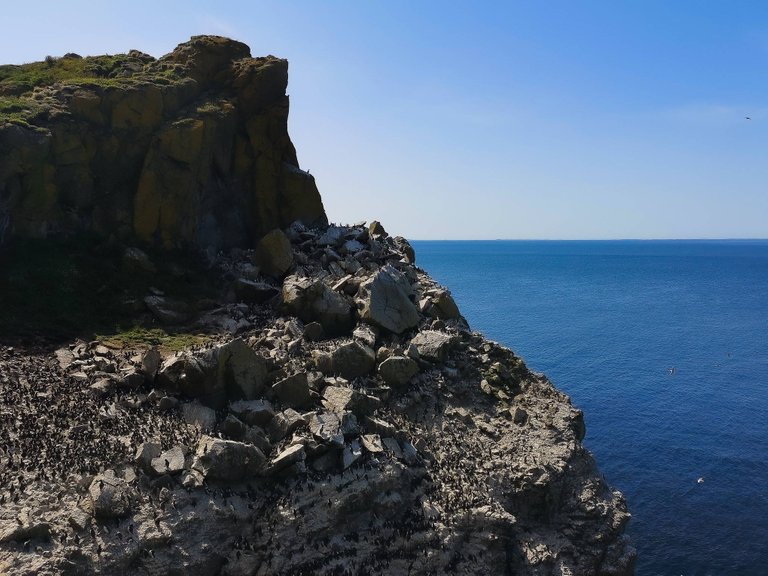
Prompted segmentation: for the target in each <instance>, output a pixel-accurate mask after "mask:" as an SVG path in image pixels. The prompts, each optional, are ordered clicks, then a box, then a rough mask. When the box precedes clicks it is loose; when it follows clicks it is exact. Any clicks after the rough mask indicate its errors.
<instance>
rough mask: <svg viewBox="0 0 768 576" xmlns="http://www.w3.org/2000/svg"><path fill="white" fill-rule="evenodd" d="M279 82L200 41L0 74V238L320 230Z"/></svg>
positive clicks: (185, 237) (242, 240)
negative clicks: (157, 52) (295, 226)
mask: <svg viewBox="0 0 768 576" xmlns="http://www.w3.org/2000/svg"><path fill="white" fill-rule="evenodd" d="M287 82H288V63H287V62H286V61H285V60H281V59H278V58H274V57H271V56H269V57H266V58H251V57H250V52H249V49H248V47H247V46H246V45H244V44H242V43H239V42H235V41H232V40H228V39H225V38H219V37H213V36H202V37H195V38H193V39H192V40H191V41H189V42H187V43H185V44H181V45H180V46H178V47H177V48H176V50H174V51H173V52H172V53H170V54H168V55H166V56H163V57H162V58H160V59H158V60H155V59H153V58H152V57H150V56H147V55H146V54H142V53H140V52H136V51H131V52H130V53H128V54H127V55H120V56H114V57H96V58H85V59H83V58H80V57H79V56H76V55H68V56H65V57H64V58H61V59H58V60H54V59H49V60H47V61H46V62H40V63H36V64H29V65H24V66H3V67H0V242H2V241H7V240H9V239H10V238H13V237H47V236H52V235H53V236H56V235H70V234H75V233H81V232H89V233H95V234H96V235H97V236H101V237H110V236H115V237H117V239H120V240H123V241H128V240H130V239H136V240H138V241H140V242H142V243H145V244H159V245H161V246H163V247H165V248H184V247H202V248H205V247H208V246H213V247H215V248H230V247H234V246H241V247H243V246H249V245H252V243H253V242H254V241H255V240H257V239H258V238H259V237H261V236H262V235H263V234H264V233H266V232H268V231H269V230H271V229H273V228H280V227H285V226H287V225H288V224H290V223H291V222H293V221H295V220H300V221H302V222H303V223H305V224H322V223H324V222H326V219H325V213H324V210H323V206H322V201H321V199H320V195H319V193H318V191H317V188H316V186H315V182H314V179H313V178H312V176H310V175H309V174H308V173H306V172H303V171H302V170H301V169H300V168H299V166H298V162H297V159H296V152H295V150H294V147H293V145H292V143H291V140H290V138H289V137H288V131H287V118H288V97H287V96H286V94H285V90H286V86H287ZM3 113H4V114H3Z"/></svg>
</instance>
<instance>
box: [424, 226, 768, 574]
mask: <svg viewBox="0 0 768 576" xmlns="http://www.w3.org/2000/svg"><path fill="white" fill-rule="evenodd" d="M412 245H413V247H414V248H415V250H416V259H417V265H418V266H420V267H421V268H423V269H424V270H426V271H427V272H428V273H429V274H430V275H431V276H432V277H434V278H435V279H436V280H437V281H438V282H440V283H441V284H443V285H444V286H445V287H447V288H448V289H450V291H451V293H452V294H453V296H454V298H455V300H456V302H457V303H458V305H459V308H460V309H461V311H462V314H463V315H464V317H465V318H466V319H467V321H468V322H469V324H470V326H471V327H472V329H473V330H477V331H479V332H482V333H483V334H484V335H485V336H486V337H488V338H489V339H491V340H495V341H497V342H499V343H501V344H503V345H505V346H507V347H509V348H511V349H512V350H513V351H514V352H515V353H516V354H517V355H519V356H521V357H522V358H523V359H524V360H525V361H526V363H527V365H528V366H529V368H531V369H532V370H535V371H537V372H543V373H545V374H546V375H547V376H548V377H549V379H550V380H551V381H552V382H553V383H554V384H555V385H556V386H557V387H558V388H559V389H560V390H563V391H564V392H566V393H567V394H568V395H570V397H571V399H572V401H573V403H574V405H576V406H577V407H578V408H581V409H582V410H583V411H584V414H585V420H586V425H587V435H586V437H585V439H584V444H585V445H586V447H587V448H588V449H589V450H590V451H591V452H592V454H593V455H594V456H595V459H596V460H597V463H598V466H599V468H600V470H601V472H602V473H603V474H604V476H605V477H606V479H607V480H608V482H609V483H610V484H611V485H612V486H613V487H615V488H618V489H619V490H621V491H622V492H623V493H624V495H625V497H626V499H627V502H628V505H629V509H630V512H631V513H632V520H631V521H630V523H629V525H628V529H627V531H628V534H629V535H630V537H631V539H632V543H633V545H634V546H635V547H636V548H637V551H638V561H637V574H638V576H655V575H664V576H667V575H670V576H681V575H685V576H694V575H696V576H699V575H701V576H704V575H712V576H726V575H734V576H735V575H739V576H744V575H768V240H755V241H747V240H723V241H719V240H717V241H715V240H712V241H710V240H701V241H687V240H686V241H413V242H412Z"/></svg>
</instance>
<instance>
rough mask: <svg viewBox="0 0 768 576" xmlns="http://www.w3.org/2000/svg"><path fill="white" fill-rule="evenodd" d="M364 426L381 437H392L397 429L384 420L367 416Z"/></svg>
mask: <svg viewBox="0 0 768 576" xmlns="http://www.w3.org/2000/svg"><path fill="white" fill-rule="evenodd" d="M365 426H366V427H367V428H368V429H369V430H372V431H373V432H378V433H379V434H381V435H382V436H394V435H395V433H396V432H397V428H395V426H394V425H393V424H390V423H389V422H387V421H386V420H382V419H381V418H374V417H373V416H368V417H366V418H365Z"/></svg>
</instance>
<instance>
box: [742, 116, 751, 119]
mask: <svg viewBox="0 0 768 576" xmlns="http://www.w3.org/2000/svg"><path fill="white" fill-rule="evenodd" d="M744 118H745V119H746V120H752V118H750V117H749V116H744Z"/></svg>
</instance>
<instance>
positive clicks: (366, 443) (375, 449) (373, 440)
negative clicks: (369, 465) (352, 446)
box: [360, 434, 384, 454]
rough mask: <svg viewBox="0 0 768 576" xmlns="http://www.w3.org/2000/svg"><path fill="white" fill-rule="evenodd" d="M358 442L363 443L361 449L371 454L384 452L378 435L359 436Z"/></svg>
mask: <svg viewBox="0 0 768 576" xmlns="http://www.w3.org/2000/svg"><path fill="white" fill-rule="evenodd" d="M360 441H361V442H362V443H363V448H365V449H366V450H368V452H370V453H371V454H378V453H379V452H384V444H383V443H382V441H381V436H379V435H378V434H364V435H363V436H360Z"/></svg>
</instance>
